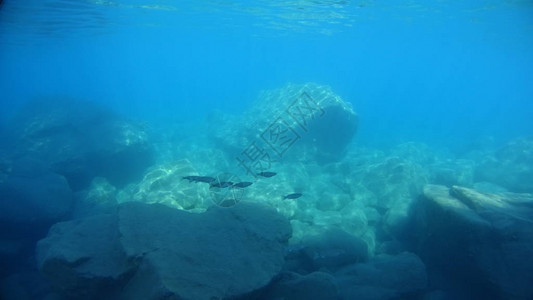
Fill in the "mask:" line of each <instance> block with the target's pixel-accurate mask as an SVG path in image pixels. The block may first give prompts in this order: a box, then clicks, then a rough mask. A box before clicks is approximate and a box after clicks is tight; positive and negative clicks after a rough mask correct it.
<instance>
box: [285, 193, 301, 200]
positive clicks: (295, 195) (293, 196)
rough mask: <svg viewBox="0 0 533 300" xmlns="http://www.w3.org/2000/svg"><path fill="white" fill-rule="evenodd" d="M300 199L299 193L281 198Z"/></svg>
mask: <svg viewBox="0 0 533 300" xmlns="http://www.w3.org/2000/svg"><path fill="white" fill-rule="evenodd" d="M300 197H302V194H301V193H292V194H288V195H287V196H283V199H298V198H300Z"/></svg>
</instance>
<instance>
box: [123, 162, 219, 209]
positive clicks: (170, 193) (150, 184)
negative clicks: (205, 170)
mask: <svg viewBox="0 0 533 300" xmlns="http://www.w3.org/2000/svg"><path fill="white" fill-rule="evenodd" d="M186 174H198V173H197V171H196V170H195V169H194V168H193V166H192V164H191V163H190V162H189V161H188V160H186V159H182V160H179V161H176V162H172V163H166V164H163V165H157V166H154V167H153V168H150V169H149V170H148V172H146V174H145V175H144V178H143V179H142V181H141V182H140V183H139V184H137V185H135V186H134V187H132V188H131V189H130V190H125V191H123V192H122V193H121V194H120V195H119V199H118V200H119V202H127V201H132V200H133V201H139V202H144V203H149V204H152V203H160V204H165V205H167V206H170V207H174V208H178V209H184V210H194V211H205V210H206V209H207V207H209V206H210V205H211V204H212V202H211V198H210V195H209V184H207V183H203V182H191V181H190V180H187V179H184V178H183V176H184V175H186Z"/></svg>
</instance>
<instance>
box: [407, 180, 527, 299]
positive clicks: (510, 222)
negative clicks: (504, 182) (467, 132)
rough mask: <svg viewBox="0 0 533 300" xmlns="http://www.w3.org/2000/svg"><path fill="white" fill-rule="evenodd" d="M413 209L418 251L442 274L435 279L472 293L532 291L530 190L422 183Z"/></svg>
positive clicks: (504, 295) (519, 293)
mask: <svg viewBox="0 0 533 300" xmlns="http://www.w3.org/2000/svg"><path fill="white" fill-rule="evenodd" d="M415 215H416V218H415V219H416V221H415V224H414V225H415V228H416V231H417V236H416V244H417V248H418V253H419V255H420V256H421V257H422V259H423V260H424V262H425V263H426V264H427V266H428V269H430V270H431V273H432V274H440V275H438V276H444V278H445V280H446V283H444V282H442V281H440V282H439V281H436V285H439V284H441V285H446V286H449V285H450V282H452V283H454V284H455V285H456V288H457V289H458V290H460V291H462V292H463V293H465V294H466V295H468V296H469V297H474V298H490V297H499V298H506V299H511V298H514V299H529V298H531V297H532V296H533V287H532V286H531V282H533V275H532V273H531V270H533V222H532V220H533V196H531V195H530V194H514V193H480V192H478V191H476V190H473V189H468V188H463V187H458V186H454V187H452V188H447V187H444V186H437V185H427V186H426V187H425V188H424V196H423V197H422V199H421V201H420V202H419V203H418V206H417V208H416V214H415ZM437 278H439V277H437ZM465 284H468V286H465Z"/></svg>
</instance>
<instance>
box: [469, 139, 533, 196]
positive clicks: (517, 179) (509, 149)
mask: <svg viewBox="0 0 533 300" xmlns="http://www.w3.org/2000/svg"><path fill="white" fill-rule="evenodd" d="M479 156H480V155H478V157H476V158H477V159H478V160H481V161H480V162H479V165H478V167H477V169H476V174H475V175H476V180H477V181H488V182H491V183H494V184H497V185H500V186H503V187H505V188H507V189H508V190H509V191H511V192H517V193H533V180H532V179H533V138H520V139H516V140H514V141H511V142H509V143H508V144H507V145H505V146H504V147H502V148H500V149H498V150H497V151H495V152H494V153H488V154H487V153H486V154H484V155H481V159H480V158H479Z"/></svg>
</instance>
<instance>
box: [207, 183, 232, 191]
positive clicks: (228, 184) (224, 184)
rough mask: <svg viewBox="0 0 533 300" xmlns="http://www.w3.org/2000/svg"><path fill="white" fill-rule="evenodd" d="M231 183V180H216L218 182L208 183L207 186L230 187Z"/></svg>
mask: <svg viewBox="0 0 533 300" xmlns="http://www.w3.org/2000/svg"><path fill="white" fill-rule="evenodd" d="M232 185H233V182H231V181H218V182H215V183H211V184H210V185H209V187H210V188H214V187H216V188H221V189H223V188H227V187H230V186H232Z"/></svg>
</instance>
